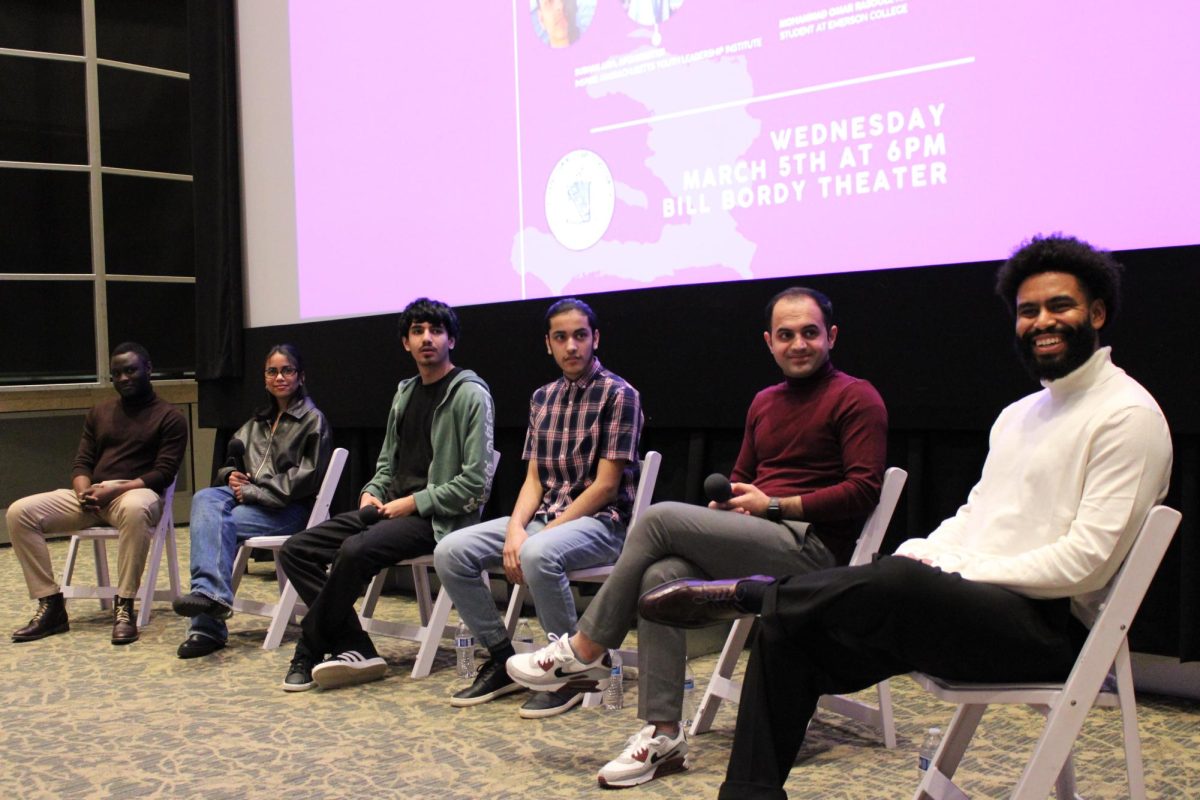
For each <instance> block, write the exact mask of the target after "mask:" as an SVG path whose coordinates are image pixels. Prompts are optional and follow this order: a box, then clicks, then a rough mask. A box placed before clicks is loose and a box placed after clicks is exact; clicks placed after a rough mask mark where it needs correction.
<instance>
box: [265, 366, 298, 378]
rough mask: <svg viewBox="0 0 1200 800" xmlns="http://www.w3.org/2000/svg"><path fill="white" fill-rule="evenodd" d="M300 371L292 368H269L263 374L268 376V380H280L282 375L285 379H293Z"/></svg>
mask: <svg viewBox="0 0 1200 800" xmlns="http://www.w3.org/2000/svg"><path fill="white" fill-rule="evenodd" d="M299 371H300V370H298V369H296V368H295V367H292V366H287V367H267V368H266V369H265V370H263V374H264V375H266V376H267V377H268V378H278V377H279V376H280V375H282V376H283V377H285V378H291V377H294V376H295V375H296V373H297V372H299Z"/></svg>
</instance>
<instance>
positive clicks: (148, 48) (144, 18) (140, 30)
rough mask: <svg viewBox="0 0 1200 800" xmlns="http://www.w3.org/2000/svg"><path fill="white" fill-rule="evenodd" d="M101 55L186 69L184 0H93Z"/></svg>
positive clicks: (114, 59)
mask: <svg viewBox="0 0 1200 800" xmlns="http://www.w3.org/2000/svg"><path fill="white" fill-rule="evenodd" d="M96 52H97V54H98V55H99V56H100V58H109V59H112V60H113V61H124V62H127V63H129V64H143V65H145V66H148V67H159V68H160V69H173V70H178V71H179V72H187V70H188V55H187V52H188V35H187V2H186V0H96Z"/></svg>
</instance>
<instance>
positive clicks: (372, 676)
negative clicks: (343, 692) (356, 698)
mask: <svg viewBox="0 0 1200 800" xmlns="http://www.w3.org/2000/svg"><path fill="white" fill-rule="evenodd" d="M387 670H388V665H387V662H386V661H384V660H383V659H382V658H380V657H379V656H374V657H372V658H367V657H366V656H364V655H363V654H362V653H360V652H358V651H357V650H347V651H346V652H344V653H338V654H337V655H336V656H334V657H333V658H331V659H329V660H328V661H322V662H321V663H320V664H317V665H316V666H315V667H313V668H312V676H313V680H314V681H316V683H317V686H320V687H321V688H322V689H337V688H340V687H342V686H353V685H354V684H358V683H369V682H370V681H377V680H379V679H380V678H382V677H383V676H384V675H386V674H387Z"/></svg>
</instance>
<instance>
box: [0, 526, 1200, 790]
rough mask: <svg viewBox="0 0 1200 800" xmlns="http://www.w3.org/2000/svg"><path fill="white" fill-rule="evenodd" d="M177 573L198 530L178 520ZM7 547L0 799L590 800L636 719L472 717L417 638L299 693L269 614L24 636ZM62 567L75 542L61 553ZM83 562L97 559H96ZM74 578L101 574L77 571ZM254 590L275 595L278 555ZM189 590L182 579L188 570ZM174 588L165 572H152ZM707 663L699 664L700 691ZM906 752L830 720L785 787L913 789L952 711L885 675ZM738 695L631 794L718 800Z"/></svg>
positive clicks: (388, 610) (1163, 749)
mask: <svg viewBox="0 0 1200 800" xmlns="http://www.w3.org/2000/svg"><path fill="white" fill-rule="evenodd" d="M178 540H179V544H180V551H181V559H182V561H181V563H182V564H183V565H184V568H185V572H186V564H187V560H186V558H187V557H186V551H187V533H186V529H183V528H181V529H179V531H178ZM7 550H8V548H4V551H0V593H2V596H3V597H5V598H8V599H7V600H6V601H5V603H4V604H3V607H2V608H0V630H3V631H4V632H5V634H6V635H5V636H4V637H3V641H0V670H2V671H3V675H4V676H5V679H4V681H3V689H0V792H2V793H3V796H4V797H20V798H31V799H32V798H47V799H49V798H89V799H90V798H132V797H173V798H184V797H201V796H203V797H205V798H242V797H248V798H276V797H285V796H286V797H289V798H297V799H300V798H314V799H315V798H346V797H379V798H382V797H387V798H468V797H470V798H550V799H551V800H553V799H555V798H577V797H585V796H597V795H599V794H600V793H601V791H602V790H600V789H599V788H597V785H596V782H595V778H594V775H595V772H596V770H597V769H599V768H600V767H601V766H602V765H603V764H604V762H606V761H607V760H609V759H610V758H613V757H614V756H616V755H617V753H618V752H619V751H620V750H621V748H622V746H623V744H624V741H625V738H626V737H627V736H629V735H630V734H632V733H633V732H634V731H635V730H636V728H637V727H638V725H639V723H638V722H637V721H636V719H635V717H634V710H635V706H636V692H637V688H636V684H633V685H630V686H629V689H628V691H627V694H626V700H627V703H626V705H627V707H626V708H625V709H623V710H621V711H618V712H606V711H604V710H602V709H599V708H595V709H578V710H575V711H572V712H570V713H569V714H567V715H565V716H562V717H557V718H552V719H549V720H542V721H526V720H522V719H520V718H518V717H517V715H516V709H517V707H518V705H519V704H520V703H521V702H522V697H523V695H511V696H509V697H506V698H503V699H501V700H498V701H496V702H494V703H491V704H488V705H484V706H480V707H477V708H473V709H454V708H451V707H450V706H449V705H448V704H447V702H446V698H447V697H448V696H449V695H450V694H452V693H453V692H454V691H456V690H457V689H458V688H459V684H458V682H457V681H456V679H455V676H454V672H453V669H452V668H451V667H452V660H453V653H452V651H451V650H450V649H449V648H447V649H444V650H443V651H441V652H440V654H439V659H438V662H437V664H436V665H435V670H434V672H433V674H432V675H430V677H428V678H426V679H425V680H420V681H414V680H411V679H410V678H409V677H408V671H409V670H410V669H411V666H412V661H413V659H414V658H415V656H416V646H415V645H413V644H411V643H409V642H404V641H400V640H393V639H380V640H378V645H379V649H380V651H381V653H382V654H383V655H384V657H385V658H387V660H388V661H389V663H390V664H391V665H392V667H393V669H392V672H391V674H390V675H389V676H388V677H387V678H386V679H385V680H383V681H380V682H378V683H374V684H370V685H368V686H362V687H356V688H350V689H343V690H338V691H335V692H324V693H323V692H320V691H312V692H306V693H299V694H288V693H284V692H282V691H280V690H279V682H280V680H281V679H282V677H283V674H284V672H285V671H286V669H287V663H288V660H289V657H290V655H291V642H292V641H294V637H295V632H294V631H292V632H291V633H290V635H289V637H288V638H287V639H285V642H284V646H283V648H281V649H280V650H277V651H273V652H267V651H264V650H262V649H261V646H260V645H261V642H262V638H263V635H264V633H265V631H266V624H267V621H266V619H265V618H260V617H253V616H246V615H238V616H237V617H235V618H234V619H233V620H231V622H230V627H231V631H232V636H231V642H230V646H229V647H228V648H227V649H225V650H223V651H221V652H219V653H217V654H215V655H213V656H211V657H208V658H204V659H197V660H192V661H182V660H180V659H177V658H176V657H175V648H176V646H177V645H178V644H179V642H180V641H181V640H182V639H183V637H184V632H185V630H186V621H185V620H183V619H181V618H179V617H176V616H174V615H173V614H172V613H171V611H170V607H169V606H168V605H167V604H165V603H158V604H156V606H155V609H154V616H153V618H152V619H151V621H150V624H149V626H148V627H147V628H146V629H144V631H143V633H142V638H141V641H139V642H137V643H136V644H133V645H130V646H127V647H113V646H112V645H110V644H109V641H108V637H109V632H110V628H111V624H110V622H111V618H110V616H109V615H108V614H105V613H102V612H100V611H99V610H98V607H97V605H96V604H95V602H94V601H85V600H77V601H72V602H71V606H70V613H71V632H70V633H69V634H67V635H65V636H55V637H52V638H50V639H47V640H44V641H41V642H33V643H27V644H21V645H15V644H12V643H11V642H10V641H8V637H7V632H8V631H11V630H13V629H15V628H17V627H19V626H21V625H22V624H24V623H25V621H26V620H27V619H28V618H29V615H30V613H31V611H32V608H33V604H32V603H30V602H29V601H28V600H27V599H26V592H25V587H24V583H23V581H22V579H21V575H20V570H19V568H18V567H17V564H16V560H15V558H14V557H13V556H12V554H11V552H7ZM52 552H53V555H54V557H55V568H56V570H61V565H62V561H63V558H64V557H65V553H66V544H65V542H57V543H54V544H52ZM85 558H88V557H86V556H85ZM80 569H81V570H82V571H81V573H80V574H81V575H87V574H88V570H90V569H91V564H90V561H85V562H84V563H82V564H81V567H80ZM252 572H253V574H252V575H250V576H248V577H247V578H246V580H245V581H244V583H243V590H242V591H243V592H245V593H246V594H248V595H249V596H258V597H261V598H263V599H268V598H269V597H270V596H271V595H272V593H273V592H274V582H273V573H272V572H271V570H270V567H269V565H255V566H254V567H253V568H252ZM184 580H185V585H186V575H185V577H184ZM159 582H160V584H161V585H163V586H165V585H166V583H165V577H160V581H159ZM379 616H381V617H385V618H394V619H401V618H415V616H416V605H415V603H414V602H412V601H411V600H410V599H408V598H404V597H387V598H384V600H383V601H382V602H381V610H380V612H379ZM713 661H714V657H708V658H701V659H697V660H696V661H695V663H694V666H693V669H694V671H695V673H696V676H697V682H698V684H699V687H698V691H702V690H703V685H704V683H705V681H706V677H707V675H708V674H709V673H710V672H711V670H712V664H713ZM893 687H894V688H893V695H894V699H895V706H896V709H895V714H896V723H897V733H898V737H899V739H900V742H899V746H898V747H897V748H896V749H895V750H891V751H889V750H887V749H885V748H884V747H883V746H882V745H881V744H880V742H879V740H878V737H877V736H876V735H875V734H874V733H873V732H872V731H870V730H869V729H866V728H863V727H861V726H858V725H857V724H856V723H851V722H846V721H843V720H840V718H837V717H834V716H832V715H826V716H823V717H820V718H819V719H818V721H817V722H816V723H815V724H814V725H813V727H812V729H811V731H810V733H809V737H808V740H807V742H806V743H805V746H804V749H803V751H802V752H801V755H800V759H799V761H798V762H797V766H796V768H795V769H794V770H793V772H792V776H791V779H790V780H789V782H788V785H787V790H788V793H789V795H790V796H791V797H793V798H805V799H806V800H808V799H812V800H816V798H820V799H821V800H833V798H853V799H854V800H859V799H860V798H898V797H899V798H903V797H910V796H911V795H912V791H913V787H914V786H915V785H916V775H917V771H916V751H917V748H918V745H919V742H920V739H921V737H922V735H923V732H924V731H925V730H926V729H927V728H928V727H930V726H932V725H942V726H944V725H945V724H946V723H947V722H948V721H949V717H950V714H951V707H950V706H948V705H945V704H942V703H940V702H939V701H937V700H935V699H933V698H931V697H929V696H928V695H925V694H924V693H922V692H921V691H920V690H919V689H918V688H917V687H916V685H915V684H914V683H912V682H911V681H910V680H909V679H908V678H900V679H897V680H895V681H894V682H893ZM1140 712H1141V716H1140V723H1141V731H1142V741H1143V746H1144V749H1145V762H1146V773H1147V781H1148V785H1149V787H1150V791H1149V795H1148V796H1149V797H1154V798H1195V797H1200V764H1198V763H1197V762H1198V760H1200V706H1198V705H1197V704H1196V703H1194V702H1187V701H1181V700H1172V699H1166V698H1154V697H1143V698H1141V703H1140ZM735 713H736V706H733V705H731V704H728V703H727V704H724V705H723V707H722V709H721V712H720V714H719V715H718V717H717V721H716V724H715V726H714V730H713V731H712V732H711V733H708V734H705V735H703V736H699V737H697V738H696V739H695V740H694V741H693V742H692V743H691V748H692V750H691V752H692V754H693V768H692V769H691V770H690V771H688V772H686V773H682V774H679V775H673V776H670V777H668V778H665V779H663V780H659V781H654V782H651V783H649V784H646V785H644V786H642V787H638V788H635V789H631V790H628V795H629V796H631V797H646V798H704V797H709V798H711V797H715V796H716V792H717V787H718V785H719V784H720V782H721V778H722V776H723V773H724V766H725V762H726V760H727V759H728V755H729V746H730V740H731V736H732V729H733V721H734V714H735ZM1039 719H1040V718H1039V717H1038V716H1037V715H1036V714H1035V713H1034V712H1032V711H1025V710H1022V709H996V710H993V711H991V712H989V714H988V716H987V717H985V719H984V722H983V725H982V727H981V729H980V731H979V733H978V734H977V735H976V739H975V743H974V748H973V750H972V752H971V753H970V754H968V759H967V761H966V763H965V764H964V766H963V768H962V769H961V770H960V773H959V774H960V778H961V784H962V785H964V787H965V788H966V789H967V790H968V791H970V792H971V793H972V794H973V795H974V796H979V797H1004V796H1005V795H1006V793H1005V789H1004V787H1005V785H1006V781H1009V782H1011V781H1012V780H1014V779H1015V777H1016V775H1017V774H1018V773H1019V771H1020V768H1021V766H1022V764H1023V759H1024V757H1025V756H1026V755H1027V753H1028V752H1029V748H1031V747H1032V743H1033V738H1032V737H1033V736H1034V735H1035V731H1036V725H1037V722H1038V720H1039ZM1076 765H1077V770H1078V774H1079V776H1080V789H1081V792H1082V793H1083V794H1084V796H1086V797H1089V798H1093V797H1094V798H1116V797H1124V796H1127V793H1126V789H1125V780H1124V762H1123V756H1122V753H1121V748H1120V718H1119V716H1118V715H1117V714H1116V713H1115V712H1109V711H1094V712H1093V713H1092V714H1091V715H1090V716H1089V718H1088V723H1087V725H1086V726H1085V729H1084V732H1083V735H1082V738H1081V740H1080V742H1079V743H1078V745H1077V748H1076Z"/></svg>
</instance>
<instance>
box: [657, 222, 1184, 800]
mask: <svg viewBox="0 0 1200 800" xmlns="http://www.w3.org/2000/svg"><path fill="white" fill-rule="evenodd" d="M1120 271H1121V267H1120V265H1119V264H1118V263H1117V262H1116V261H1115V260H1113V259H1112V257H1111V256H1110V255H1109V254H1108V253H1105V252H1102V251H1099V250H1097V249H1095V248H1093V247H1092V246H1090V245H1088V244H1087V243H1085V242H1081V241H1079V240H1077V239H1074V238H1069V237H1064V236H1061V235H1055V236H1050V237H1045V238H1042V237H1035V238H1034V239H1033V240H1032V241H1030V242H1028V243H1026V244H1025V245H1024V246H1022V247H1021V248H1020V249H1019V250H1017V252H1016V253H1014V254H1013V256H1012V258H1010V259H1009V260H1008V261H1007V262H1005V264H1004V265H1003V266H1002V267H1001V268H1000V271H999V273H998V274H997V281H996V291H997V293H998V294H999V295H1000V296H1001V297H1002V298H1003V299H1004V300H1005V301H1006V302H1007V303H1008V304H1009V305H1010V307H1011V308H1013V310H1014V311H1015V314H1016V334H1017V350H1018V352H1019V354H1020V355H1021V358H1022V360H1023V361H1024V362H1025V363H1026V365H1027V366H1028V367H1029V369H1030V371H1031V372H1032V373H1033V374H1034V376H1035V377H1037V378H1038V379H1039V380H1040V381H1041V383H1042V385H1043V387H1044V388H1043V390H1042V391H1040V392H1037V393H1035V394H1032V395H1029V396H1028V397H1025V398H1022V399H1021V400H1018V401H1017V402H1015V403H1013V404H1012V405H1010V406H1009V407H1008V408H1006V409H1004V411H1003V412H1001V414H1000V416H999V418H998V419H997V420H996V422H995V424H994V425H993V426H992V431H991V437H990V450H989V452H988V457H987V461H986V462H985V464H984V466H983V474H982V476H981V477H980V480H979V482H978V483H977V484H976V485H975V487H974V488H973V489H972V490H971V493H970V495H969V496H968V497H967V502H966V504H965V505H963V506H962V507H961V508H960V509H959V510H958V513H957V514H955V515H954V516H953V517H951V518H950V519H947V520H945V521H944V522H943V523H942V524H941V525H939V526H938V527H937V529H936V530H934V531H933V532H932V533H931V534H929V536H928V537H926V538H924V539H911V540H909V541H907V542H905V543H904V544H902V545H901V546H900V548H899V549H898V550H897V551H896V557H890V558H883V559H880V560H878V561H876V562H875V563H873V564H870V565H867V566H863V567H846V568H839V569H833V570H825V571H822V572H817V573H812V574H809V575H802V576H793V577H788V578H784V579H781V580H779V581H776V582H768V581H766V580H755V579H744V580H741V581H737V582H707V583H701V582H696V581H692V582H684V581H677V582H673V583H671V584H665V585H664V586H662V587H659V588H658V589H654V590H652V591H651V592H650V593H648V594H647V595H646V596H645V597H643V599H642V603H641V609H640V610H641V613H642V616H643V617H646V618H650V619H654V620H655V621H658V622H663V623H667V624H671V623H672V622H673V621H674V622H676V623H689V624H698V623H701V622H704V621H708V620H712V619H716V618H720V617H722V616H728V615H733V614H738V613H753V612H761V614H762V624H761V625H760V626H759V631H758V633H757V634H756V637H755V640H754V645H753V650H752V653H751V657H750V663H749V666H748V667H747V671H746V680H745V683H744V684H743V687H742V695H741V705H740V707H739V709H738V724H737V732H736V735H735V737H734V744H733V753H732V755H731V758H730V763H729V768H728V771H727V773H726V780H725V783H724V785H723V786H722V788H721V793H720V797H721V798H784V797H786V796H787V795H786V793H785V792H784V790H783V784H784V781H785V780H786V779H787V775H788V772H789V770H790V769H791V766H792V763H793V762H794V761H795V758H796V755H797V753H798V751H799V749H800V745H801V743H802V742H803V740H804V734H805V728H806V727H807V725H806V723H807V721H808V719H809V718H810V717H811V716H812V713H813V711H814V710H815V707H816V702H817V699H818V698H819V697H820V696H821V695H822V694H842V693H846V692H851V691H857V690H860V689H864V688H866V687H868V686H871V685H872V684H875V683H878V682H879V681H881V680H883V679H884V678H887V677H890V676H892V675H899V674H902V673H906V672H910V671H912V670H920V671H922V672H927V673H930V674H932V675H937V676H938V677H941V678H946V679H950V680H965V681H984V682H999V681H1046V680H1062V679H1064V678H1065V677H1066V676H1067V674H1068V673H1069V672H1070V669H1071V667H1072V666H1073V664H1074V662H1075V658H1076V656H1077V654H1078V651H1079V647H1080V646H1081V645H1082V642H1083V639H1084V638H1085V637H1086V629H1085V627H1084V626H1085V625H1088V624H1090V623H1091V622H1092V621H1093V620H1094V619H1095V610H1096V609H1095V605H1096V603H1097V602H1098V599H1099V596H1100V594H1101V592H1102V590H1103V589H1104V588H1105V587H1106V586H1107V584H1108V583H1109V581H1110V580H1111V579H1112V577H1113V576H1114V575H1115V574H1116V572H1117V569H1118V568H1119V567H1120V565H1121V562H1122V560H1123V559H1124V558H1125V555H1126V553H1127V552H1128V551H1129V548H1130V546H1131V545H1132V539H1133V536H1134V535H1135V534H1136V532H1137V530H1138V528H1139V527H1140V526H1141V523H1142V521H1143V520H1144V519H1145V517H1146V514H1147V513H1148V512H1149V510H1150V508H1151V506H1153V505H1154V503H1156V502H1158V501H1159V500H1161V499H1162V497H1163V496H1164V495H1165V494H1166V491H1167V485H1168V482H1169V480H1170V474H1171V437H1170V432H1169V431H1168V429H1167V423H1166V420H1165V419H1164V417H1163V414H1162V411H1161V410H1159V408H1158V405H1157V403H1155V401H1154V398H1153V397H1151V396H1150V394H1149V393H1148V392H1147V391H1146V390H1145V389H1144V388H1142V386H1141V385H1140V384H1138V383H1137V382H1136V381H1135V380H1133V379H1132V378H1131V377H1129V376H1128V375H1127V374H1125V372H1124V370H1122V369H1120V368H1118V367H1116V366H1114V365H1113V363H1112V360H1111V358H1110V348H1108V347H1100V346H1099V331H1100V330H1101V329H1103V327H1104V326H1105V325H1106V324H1108V323H1111V321H1112V319H1113V318H1114V317H1115V316H1116V312H1117V310H1118V302H1119V289H1120ZM722 583H723V585H722ZM722 589H724V592H722V591H721V590H722ZM697 603H699V604H700V605H701V606H703V607H704V608H705V611H706V613H704V614H697V611H696V604H697ZM1081 623H1082V624H1081Z"/></svg>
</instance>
